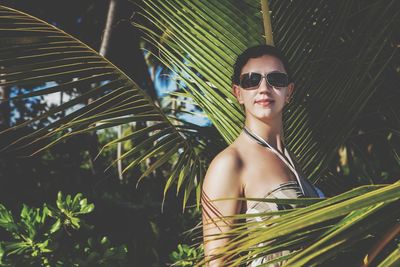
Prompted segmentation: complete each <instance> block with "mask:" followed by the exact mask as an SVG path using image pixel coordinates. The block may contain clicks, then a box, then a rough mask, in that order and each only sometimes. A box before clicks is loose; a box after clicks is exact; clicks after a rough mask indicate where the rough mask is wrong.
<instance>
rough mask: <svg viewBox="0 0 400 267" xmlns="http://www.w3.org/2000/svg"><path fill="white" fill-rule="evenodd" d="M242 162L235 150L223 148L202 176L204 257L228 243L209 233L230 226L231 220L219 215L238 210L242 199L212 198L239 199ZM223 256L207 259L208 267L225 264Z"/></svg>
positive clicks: (218, 232) (209, 256)
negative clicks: (204, 175)
mask: <svg viewBox="0 0 400 267" xmlns="http://www.w3.org/2000/svg"><path fill="white" fill-rule="evenodd" d="M240 172H241V162H240V159H239V157H238V156H237V155H236V153H235V151H234V150H225V151H223V152H222V153H220V154H219V155H218V156H217V157H216V158H215V159H214V160H213V161H212V162H211V164H210V167H209V168H208V170H207V174H206V177H205V178H204V184H203V191H202V208H203V237H204V254H205V259H206V260H209V259H211V258H212V256H213V255H215V250H216V249H217V248H218V247H222V246H224V245H226V244H227V243H228V242H229V238H224V239H215V237H213V236H212V235H216V234H220V233H223V232H226V231H229V230H230V229H231V224H232V223H233V221H232V220H226V219H224V220H221V217H224V216H231V215H234V214H238V213H240V210H241V201H239V200H237V199H230V200H221V201H212V200H215V199H220V198H238V197H241V195H242V183H241V179H240ZM223 262H224V259H223V258H218V259H215V260H212V261H210V262H208V264H207V266H209V267H211V266H212V267H214V266H224V264H223Z"/></svg>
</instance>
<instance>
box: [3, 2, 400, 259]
mask: <svg viewBox="0 0 400 267" xmlns="http://www.w3.org/2000/svg"><path fill="white" fill-rule="evenodd" d="M261 2H262V5H260V3H259V2H255V1H250V0H246V1H233V0H223V1H207V2H206V1H177V0H171V1H161V0H160V1H158V0H143V1H141V2H138V5H139V6H140V7H141V8H142V11H141V12H140V13H139V15H140V16H141V17H142V18H144V20H145V21H146V22H145V23H138V22H137V21H133V22H132V23H133V25H134V26H135V27H137V28H139V29H141V30H142V32H143V34H144V40H145V41H146V42H148V43H149V44H152V45H154V47H155V48H156V49H154V50H152V51H149V52H150V53H152V54H153V55H154V56H155V57H157V58H158V59H159V60H160V62H162V63H163V64H165V66H167V67H169V68H170V69H171V71H173V72H175V73H176V77H178V78H177V79H178V80H179V83H178V84H179V85H181V88H182V90H183V93H176V94H175V95H177V96H179V97H185V98H190V99H192V101H193V102H194V103H195V104H196V105H197V106H198V107H200V108H201V109H202V110H203V111H204V112H205V113H206V114H207V116H208V117H209V119H210V120H211V122H212V123H213V125H214V127H215V128H216V129H217V130H218V132H219V133H220V135H221V136H222V137H223V139H224V140H225V142H226V143H230V142H232V141H233V140H234V138H235V137H236V136H237V134H238V133H239V132H240V129H241V127H242V121H243V112H242V110H241V107H240V106H239V105H238V104H237V102H236V101H235V98H234V96H233V95H232V94H231V92H230V73H231V69H232V65H233V62H234V60H235V57H236V55H237V54H239V53H240V52H241V51H242V50H243V49H244V48H245V47H247V46H249V45H253V44H259V43H263V42H265V41H264V39H263V30H262V29H263V28H262V25H265V29H268V28H272V29H273V36H274V39H275V43H276V45H277V46H278V47H280V48H281V49H282V50H284V51H285V52H286V53H287V54H288V55H290V62H291V63H292V66H293V68H292V71H291V72H292V74H293V77H294V80H295V81H296V86H297V88H298V89H297V90H296V92H295V95H294V101H292V103H291V105H290V106H289V108H288V109H287V110H286V111H285V114H284V116H285V125H284V128H285V133H286V135H285V136H286V139H287V145H288V146H289V147H290V149H291V150H292V151H293V152H294V153H295V155H296V156H297V158H298V161H299V162H300V165H301V167H302V169H303V170H304V173H305V174H306V176H307V177H308V178H309V179H310V180H311V181H313V182H318V183H319V185H320V186H321V187H322V188H324V185H326V184H329V183H331V180H334V178H332V177H331V175H329V173H331V170H329V168H328V167H329V164H330V162H331V161H332V159H334V158H335V156H336V153H337V150H338V148H339V147H340V146H341V145H342V144H343V143H344V142H345V141H346V140H347V139H348V137H349V136H350V135H351V134H352V133H353V130H354V123H355V121H357V119H358V118H359V116H360V114H362V112H363V110H364V108H365V106H366V105H367V103H368V101H369V100H370V98H371V97H372V96H373V95H374V93H375V92H376V91H377V90H379V86H380V84H381V78H382V73H383V71H384V70H385V69H386V68H388V67H390V66H391V64H392V63H393V58H394V55H395V49H394V46H393V45H392V43H391V42H393V40H391V39H390V38H391V35H390V33H391V31H392V30H393V27H394V26H393V25H394V23H393V22H394V20H395V19H396V17H397V16H398V15H399V11H398V9H396V8H393V7H394V6H395V1H389V2H386V1H377V2H373V3H364V2H361V1H356V0H355V1H346V2H344V1H343V2H332V1H314V2H312V3H310V5H309V6H304V3H300V2H299V1H271V3H270V10H271V16H269V12H268V3H267V2H266V1H261ZM260 6H262V7H263V13H261V12H260V9H261V8H260ZM0 14H1V18H0V23H1V24H0V31H1V37H0V44H1V45H2V47H1V48H0V54H1V55H2V57H1V58H2V59H1V60H0V66H1V73H0V75H1V84H0V85H1V86H14V85H19V86H20V85H24V84H30V83H33V82H48V83H49V82H54V81H57V80H58V79H59V78H60V77H62V78H63V79H70V80H69V81H68V82H64V83H57V84H54V83H53V84H52V85H51V84H49V87H48V88H46V89H42V90H40V91H35V92H32V93H28V94H25V95H22V96H18V97H17V98H26V97H35V96H38V95H44V94H48V93H52V92H57V91H60V90H74V88H77V87H79V88H82V89H85V90H86V91H85V93H84V94H83V95H81V96H78V97H76V98H75V99H73V100H71V101H69V102H66V103H64V104H62V105H61V106H59V107H57V108H55V109H53V110H49V111H48V112H46V113H45V114H43V115H41V116H39V117H38V118H36V119H33V120H31V121H29V122H26V123H23V124H20V125H18V126H16V127H14V128H12V130H11V129H9V130H6V131H4V132H3V133H2V138H3V140H12V133H13V132H14V131H16V130H19V129H23V127H27V126H32V125H33V126H34V124H35V122H37V121H39V120H46V123H47V124H46V126H45V127H44V128H41V129H38V130H36V131H33V132H31V133H29V134H27V135H26V136H24V137H22V138H19V139H17V140H13V141H8V142H7V143H6V144H7V146H6V148H13V149H17V150H18V149H27V148H28V149H29V148H32V147H34V148H36V149H37V146H38V145H40V149H39V151H40V150H43V149H45V148H47V147H49V146H50V145H54V144H55V143H57V142H61V141H62V140H64V139H65V138H68V137H69V136H72V135H76V134H81V133H84V132H89V131H95V130H99V129H104V128H108V127H115V126H118V125H122V124H126V123H130V122H134V121H145V122H148V121H151V122H153V123H154V124H152V125H151V126H147V127H145V128H143V129H140V130H137V131H134V132H132V133H130V134H128V135H126V136H123V137H121V138H118V139H116V140H114V141H112V142H110V143H109V144H108V146H111V145H114V144H117V143H119V142H127V141H128V140H140V143H138V145H137V146H134V147H132V148H131V149H130V150H129V151H126V152H125V153H124V154H123V155H122V156H121V157H120V158H119V159H117V160H121V159H129V160H130V163H129V164H128V165H127V166H126V167H125V169H124V171H127V170H129V169H130V168H132V167H133V166H135V165H137V164H140V162H142V161H144V160H146V159H148V158H150V157H155V158H156V161H155V162H154V163H153V164H152V165H151V166H150V168H148V169H147V170H146V171H145V172H144V173H143V175H142V176H141V177H140V179H139V181H140V180H141V179H142V178H143V177H145V176H146V175H148V174H149V173H151V172H152V171H154V170H155V169H156V168H158V167H160V166H163V165H164V164H167V163H171V164H172V165H173V167H172V172H171V175H169V177H168V178H167V181H166V186H165V193H166V192H167V191H168V190H169V189H170V187H171V186H172V185H173V184H176V187H177V191H178V192H179V191H180V190H181V189H182V188H184V190H183V191H184V200H183V205H184V206H185V204H186V203H187V201H188V199H189V195H190V192H191V191H193V190H196V195H197V202H198V201H199V197H200V188H201V179H202V177H203V175H204V170H205V166H206V165H207V162H208V160H209V159H210V155H212V154H213V153H215V148H214V147H212V146H210V145H208V144H210V142H212V141H214V142H215V140H216V139H215V138H213V137H212V136H205V138H204V135H201V134H200V133H202V129H201V128H200V127H196V126H195V125H192V124H190V123H184V122H181V121H180V120H178V119H177V118H175V117H173V116H168V117H167V116H166V115H165V114H163V113H162V112H161V111H160V109H159V108H158V107H157V106H155V105H154V104H153V103H152V101H151V100H150V99H149V97H147V96H146V94H145V93H144V92H143V91H142V90H141V89H140V88H138V86H137V85H136V84H135V83H134V82H133V81H132V80H130V79H128V78H127V77H126V76H125V75H124V74H123V73H122V72H121V71H119V70H118V69H117V68H116V67H115V66H113V65H112V64H111V63H110V62H108V61H107V60H105V59H104V58H102V57H100V56H99V55H98V54H97V53H96V52H95V51H93V50H92V49H90V48H88V47H87V46H85V45H84V44H82V43H80V42H79V41H78V40H76V39H74V38H72V37H71V36H68V35H67V34H65V33H63V32H61V31H60V30H58V29H56V28H55V27H53V26H51V25H48V24H46V23H45V22H43V21H39V20H38V19H36V18H33V17H31V16H29V15H27V14H22V13H21V12H18V11H15V10H11V9H8V8H5V7H2V8H1V9H0ZM270 17H271V21H272V26H273V27H268V25H270V24H271V23H270V21H269V18H270ZM264 35H265V36H269V37H268V38H267V40H270V41H269V42H271V40H272V38H271V32H268V31H266V33H264ZM5 45H7V47H5ZM338 77H340V79H339V78H338ZM87 88H89V89H87ZM88 98H95V101H93V102H92V103H90V104H89V105H86V106H83V107H80V106H79V105H82V103H85V102H86V100H87V99H88ZM74 107H75V108H74ZM63 110H66V111H67V113H66V115H65V116H59V117H58V118H55V119H54V118H52V119H49V117H50V116H55V115H57V114H59V113H60V112H61V111H63ZM178 121H179V123H177V122H178ZM182 123H183V124H182ZM201 136H202V137H203V138H201ZM49 138H55V139H50V141H46V140H49ZM45 141H46V142H45ZM43 142H45V143H43ZM216 142H218V140H217V141H216ZM43 144H44V145H43ZM35 146H36V147H35ZM173 156H174V157H173ZM398 186H399V185H398V183H395V184H393V185H390V186H387V187H382V186H370V187H368V186H367V187H365V188H359V189H355V190H353V191H349V192H347V193H344V194H343V195H339V196H337V197H334V198H332V199H328V200H325V201H322V202H319V200H287V201H297V202H299V203H301V204H310V203H311V204H312V205H310V206H308V207H307V208H304V209H299V210H293V211H290V212H289V211H288V212H285V214H284V215H283V216H281V217H280V218H278V219H276V220H273V222H274V223H276V224H275V225H274V226H270V225H269V227H271V228H268V231H264V228H263V227H251V228H248V229H247V227H245V226H243V225H238V227H237V228H236V229H235V231H236V232H234V233H230V234H234V235H239V236H241V237H242V238H240V239H239V238H238V239H237V240H236V239H235V242H233V243H232V246H233V245H234V244H236V245H240V246H239V247H240V248H244V250H243V251H249V254H241V256H239V257H237V258H232V260H233V261H232V262H231V263H232V265H238V264H240V262H246V261H247V260H249V257H253V256H255V255H257V256H262V255H265V254H267V253H270V252H271V251H277V250H281V249H282V248H283V247H285V248H286V247H291V246H294V247H296V248H301V247H304V246H308V245H309V244H312V243H315V242H316V241H315V240H319V241H318V242H319V243H317V244H318V246H319V247H318V249H319V252H318V253H315V251H314V250H315V249H316V247H315V246H308V247H307V248H306V249H303V250H299V251H296V252H295V253H292V254H290V255H289V256H288V258H290V259H289V263H291V264H292V265H293V266H301V264H305V262H304V261H305V260H306V261H307V264H310V266H314V265H319V264H323V263H325V262H328V261H331V260H332V259H333V258H335V255H337V254H338V253H339V252H341V251H342V249H343V248H345V247H348V245H349V244H354V243H357V244H358V242H360V241H361V240H364V239H365V238H366V237H368V236H371V235H372V236H379V234H374V233H373V231H383V230H384V228H383V229H381V228H379V227H378V228H374V224H373V223H372V222H382V223H383V222H385V223H384V224H385V225H387V224H394V225H396V219H397V218H398V216H399V214H398V213H396V212H390V211H392V210H393V206H394V205H395V204H398V199H399V195H398V193H397V192H396V191H398ZM328 193H329V192H328ZM286 213H287V214H286ZM299 215H301V216H299ZM303 215H304V216H303ZM378 215H379V216H378ZM288 218H296V220H291V221H286V220H287V219H288ZM315 218H321V220H320V221H315ZM316 222H318V223H316ZM357 223H359V224H357ZM262 224H264V225H265V224H270V221H268V222H262V223H260V225H258V226H262ZM355 225H357V227H358V226H360V225H361V226H362V227H361V228H360V231H356V233H354V235H352V236H351V238H350V239H349V240H348V242H345V241H342V240H338V239H337V238H341V237H342V236H345V237H346V236H348V235H347V234H348V232H347V231H349V229H353V228H352V227H353V226H355ZM291 227H293V228H291ZM269 229H274V230H275V232H274V233H276V234H275V235H270V233H272V232H271V231H270V230H269ZM279 229H292V231H282V232H280V231H278V230H279ZM295 231H296V232H295ZM260 233H262V234H260ZM293 233H296V234H295V235H293V236H292V237H289V235H291V234H293ZM390 233H392V234H393V233H394V236H393V235H391V238H389V239H388V241H391V240H393V239H394V237H395V236H396V235H397V234H398V228H396V227H394V228H391V230H390ZM256 234H257V236H258V237H259V238H256V239H249V238H245V237H243V235H246V236H249V237H251V236H254V235H256ZM293 238H297V239H293ZM272 239H274V242H269V243H268V245H267V246H262V247H257V249H254V246H255V245H256V244H257V242H258V243H263V242H266V241H271V240H272ZM369 240H371V239H369ZM373 240H374V241H376V240H375V239H373ZM275 241H276V242H275ZM278 241H280V243H278ZM255 242H256V243H255ZM366 246H370V247H371V246H372V245H371V244H370V243H368V244H367V245H366ZM229 248H230V249H231V247H229ZM379 250H380V249H378V250H375V251H378V252H379ZM230 251H232V252H234V251H235V252H237V250H230ZM393 251H394V252H393V253H394V254H391V256H389V257H388V258H387V260H386V262H395V261H396V260H397V261H398V260H399V257H398V256H396V254H395V252H396V251H397V250H396V249H394V250H393ZM221 252H222V253H224V254H227V253H229V251H227V250H225V249H222V251H221ZM299 255H300V256H299ZM303 256H304V258H303ZM281 260H282V259H281Z"/></svg>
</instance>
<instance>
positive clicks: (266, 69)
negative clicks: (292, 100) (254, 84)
mask: <svg viewBox="0 0 400 267" xmlns="http://www.w3.org/2000/svg"><path fill="white" fill-rule="evenodd" d="M250 72H256V73H260V74H262V75H266V74H268V73H270V72H283V73H286V70H285V68H284V67H283V64H282V62H281V61H280V60H279V59H278V58H276V57H274V56H269V55H264V56H261V57H258V58H251V59H249V61H247V63H246V65H244V66H243V68H242V71H241V75H242V74H244V73H250ZM293 90H294V84H293V83H290V84H289V85H288V86H287V87H272V86H270V85H269V84H268V83H267V82H266V79H265V78H263V79H262V80H261V83H260V85H259V87H258V88H255V89H250V90H245V89H243V88H242V87H240V86H239V85H234V86H233V91H234V94H235V95H236V98H237V99H238V101H239V103H240V104H242V105H244V108H245V111H246V118H250V117H255V118H256V119H259V120H262V121H270V120H271V119H273V118H275V117H277V116H279V117H280V116H282V110H283V107H284V106H285V104H286V101H287V100H288V99H289V97H290V95H291V94H292V92H293Z"/></svg>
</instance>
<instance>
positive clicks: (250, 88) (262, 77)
mask: <svg viewBox="0 0 400 267" xmlns="http://www.w3.org/2000/svg"><path fill="white" fill-rule="evenodd" d="M273 73H281V74H285V75H286V77H287V80H288V84H287V85H286V86H275V85H272V84H270V83H269V81H268V75H270V74H273ZM251 74H259V75H260V76H261V79H260V81H259V82H258V84H257V86H252V87H247V88H244V87H243V86H242V77H243V76H244V75H250V76H251ZM264 78H265V81H266V82H267V84H268V85H269V86H271V87H275V88H285V87H288V86H289V84H290V81H289V76H288V75H287V73H285V72H279V71H272V72H269V73H266V74H264V75H262V74H261V73H258V72H247V73H243V74H241V75H240V81H239V85H240V87H242V88H243V89H244V90H253V89H258V88H259V87H260V84H261V82H262V80H263V79H264Z"/></svg>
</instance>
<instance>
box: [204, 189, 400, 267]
mask: <svg viewBox="0 0 400 267" xmlns="http://www.w3.org/2000/svg"><path fill="white" fill-rule="evenodd" d="M399 187H400V183H399V182H397V183H395V184H393V185H388V186H365V187H360V188H357V189H354V190H352V191H349V192H347V193H344V194H341V195H338V196H335V197H332V198H329V199H326V200H319V201H318V200H317V201H318V202H317V203H314V204H311V205H310V203H309V201H308V199H304V200H302V199H293V200H288V199H287V200H285V201H286V203H290V202H291V203H292V204H299V203H300V202H303V204H305V205H308V206H307V207H304V208H299V209H294V210H287V211H285V212H284V213H281V214H280V216H279V217H276V215H277V214H276V212H271V213H259V214H257V216H261V217H267V218H268V217H271V216H274V215H275V217H273V218H269V219H268V220H262V221H261V222H242V223H237V225H235V228H233V230H231V231H230V232H226V233H224V236H228V237H233V239H232V241H231V242H230V243H229V244H227V245H226V246H224V247H221V248H220V249H219V251H218V252H216V254H217V255H224V256H225V257H226V258H227V259H230V261H228V262H229V264H228V265H227V266H239V265H240V264H243V263H248V262H249V261H252V260H254V259H256V258H258V257H262V256H264V255H268V254H271V253H274V252H277V251H281V250H288V249H290V250H295V252H293V253H291V254H290V255H288V256H285V257H284V258H279V259H274V261H280V260H283V259H285V260H287V263H286V264H287V265H288V266H327V264H329V260H332V259H333V258H335V257H340V253H343V252H345V251H346V249H347V250H351V247H352V246H354V245H355V244H358V245H360V242H361V241H365V240H368V239H372V240H374V239H377V238H378V239H379V238H380V235H379V234H374V233H375V232H377V233H379V232H380V231H382V229H385V228H386V227H387V226H390V225H391V224H396V220H397V219H398V217H399V216H400V213H399V211H397V209H396V208H395V207H396V206H397V205H398V204H399V200H400V190H399V189H400V188H399ZM215 201H218V200H215ZM260 201H269V202H274V203H275V202H276V203H280V201H282V200H275V199H267V200H261V199H260ZM234 217H236V219H243V218H246V217H247V218H251V216H248V215H246V216H243V215H239V216H234ZM214 238H221V237H220V236H218V237H214ZM261 244H262V245H261ZM243 252H247V253H245V254H243ZM238 255H240V256H238ZM354 260H355V261H356V262H353V261H354ZM357 261H358V263H360V264H361V262H362V258H353V259H351V261H348V262H349V265H351V266H353V264H357ZM388 261H389V260H388ZM350 262H352V263H350ZM203 263H204V261H201V262H200V264H203Z"/></svg>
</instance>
